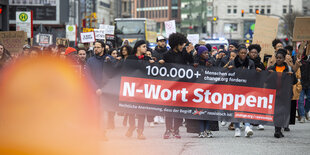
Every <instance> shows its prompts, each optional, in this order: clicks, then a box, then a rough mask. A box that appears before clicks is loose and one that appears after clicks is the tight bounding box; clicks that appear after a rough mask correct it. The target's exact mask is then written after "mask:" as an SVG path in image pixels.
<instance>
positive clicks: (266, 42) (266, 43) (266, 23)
mask: <svg viewBox="0 0 310 155" xmlns="http://www.w3.org/2000/svg"><path fill="white" fill-rule="evenodd" d="M278 25H279V19H278V18H274V17H268V16H263V15H256V21H255V29H254V37H253V44H259V45H260V46H261V48H262V50H261V52H260V57H261V58H262V61H263V60H264V59H263V58H264V55H273V54H274V48H273V46H272V41H273V40H274V39H275V38H276V37H277V34H278Z"/></svg>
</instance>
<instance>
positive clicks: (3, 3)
mask: <svg viewBox="0 0 310 155" xmlns="http://www.w3.org/2000/svg"><path fill="white" fill-rule="evenodd" d="M8 30H9V1H8V0H0V31H8Z"/></svg>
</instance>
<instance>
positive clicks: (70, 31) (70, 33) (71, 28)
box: [66, 25, 76, 41]
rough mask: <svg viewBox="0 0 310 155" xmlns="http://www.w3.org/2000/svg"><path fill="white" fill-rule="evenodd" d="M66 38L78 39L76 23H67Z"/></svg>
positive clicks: (70, 39)
mask: <svg viewBox="0 0 310 155" xmlns="http://www.w3.org/2000/svg"><path fill="white" fill-rule="evenodd" d="M66 38H68V39H69V41H76V25H66Z"/></svg>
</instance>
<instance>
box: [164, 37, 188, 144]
mask: <svg viewBox="0 0 310 155" xmlns="http://www.w3.org/2000/svg"><path fill="white" fill-rule="evenodd" d="M168 40H169V45H170V47H171V49H170V50H169V51H168V52H167V53H165V54H164V55H163V59H161V60H159V61H158V62H159V63H161V64H163V63H176V64H192V63H193V62H194V60H193V56H192V55H191V51H192V50H193V49H194V46H189V47H187V48H186V50H183V49H184V47H185V44H186V42H187V39H186V37H185V36H184V35H183V34H181V33H173V34H171V35H170V36H169V39H168ZM182 122H183V118H174V117H167V116H166V121H165V123H166V131H165V134H164V136H163V137H164V139H169V138H170V137H171V135H173V136H174V137H175V138H178V139H180V138H181V136H180V131H179V127H180V126H181V125H182Z"/></svg>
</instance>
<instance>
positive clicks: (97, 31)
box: [94, 29, 105, 39]
mask: <svg viewBox="0 0 310 155" xmlns="http://www.w3.org/2000/svg"><path fill="white" fill-rule="evenodd" d="M94 32H95V37H96V39H105V30H103V29H94Z"/></svg>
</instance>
